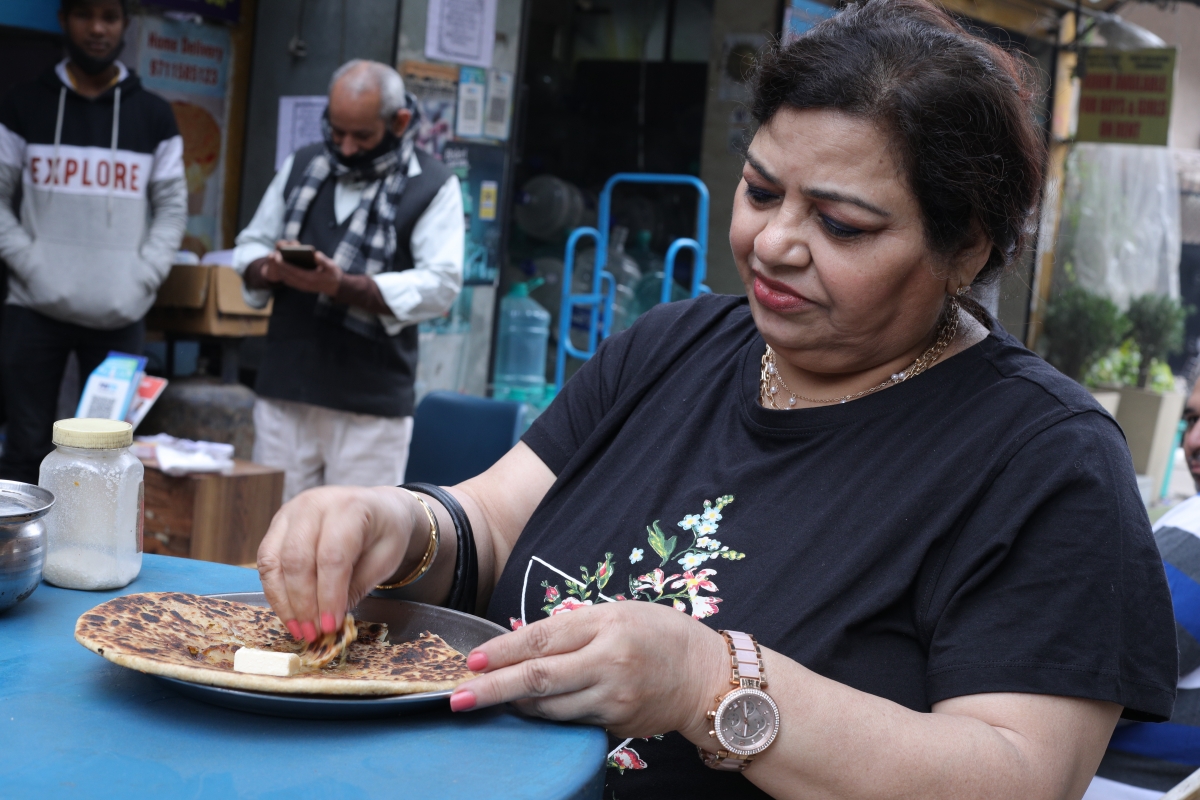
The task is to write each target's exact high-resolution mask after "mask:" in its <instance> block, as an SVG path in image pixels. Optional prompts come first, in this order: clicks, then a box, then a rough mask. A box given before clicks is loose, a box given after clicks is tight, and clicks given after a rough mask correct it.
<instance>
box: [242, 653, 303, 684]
mask: <svg viewBox="0 0 1200 800" xmlns="http://www.w3.org/2000/svg"><path fill="white" fill-rule="evenodd" d="M233 671H234V672H249V673H251V674H254V675H277V676H279V677H281V678H286V677H288V676H289V675H295V674H296V673H297V672H299V671H300V656H298V655H296V654H295V653H275V652H272V651H270V650H255V649H254V648H253V647H241V648H238V649H237V650H236V651H234V654H233Z"/></svg>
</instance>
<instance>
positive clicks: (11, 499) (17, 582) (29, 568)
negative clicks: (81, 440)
mask: <svg viewBox="0 0 1200 800" xmlns="http://www.w3.org/2000/svg"><path fill="white" fill-rule="evenodd" d="M52 505H54V495H53V494H51V493H50V492H49V491H47V490H46V489H43V488H42V487H40V486H32V485H30V484H28V483H20V482H18V481H0V611H6V610H8V609H10V608H12V607H13V606H15V605H16V604H17V603H19V602H21V601H22V600H24V599H25V598H26V597H29V595H31V594H33V590H34V589H36V588H37V586H38V584H39V583H41V580H42V565H43V564H45V563H46V523H45V522H43V521H42V518H43V517H45V516H46V514H47V513H48V512H49V511H50V507H51V506H52Z"/></svg>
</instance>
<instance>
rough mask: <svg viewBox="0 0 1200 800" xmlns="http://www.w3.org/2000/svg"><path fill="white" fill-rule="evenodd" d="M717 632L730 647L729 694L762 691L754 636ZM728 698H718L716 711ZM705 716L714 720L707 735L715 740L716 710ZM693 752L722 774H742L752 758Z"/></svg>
mask: <svg viewBox="0 0 1200 800" xmlns="http://www.w3.org/2000/svg"><path fill="white" fill-rule="evenodd" d="M718 633H720V634H721V635H722V636H724V637H725V643H726V644H728V645H729V661H730V666H731V668H732V675H731V676H730V678H729V682H730V683H732V684H733V686H734V688H733V689H731V690H730V691H731V692H734V691H737V690H738V689H765V688H766V686H767V680H766V668H765V665H764V664H763V660H762V651H761V650H760V649H759V647H758V642H757V641H756V640H755V639H754V637H753V636H751V635H750V634H748V633H742V632H741V631H718ZM727 696H728V693H726V694H725V695H722V696H721V697H718V698H717V708H720V706H721V701H722V700H724V699H725V697H727ZM708 716H709V718H710V719H711V720H712V721H713V730H712V731H709V735H710V736H713V737H715V736H716V726H717V725H719V724H720V721H719V720H717V714H716V709H714V710H713V711H710V712H709V713H708ZM696 750H697V751H699V753H700V759H701V760H702V761H703V762H704V766H706V767H708V768H710V769H715V770H721V771H723V772H742V771H743V770H745V769H746V767H748V766H750V762H751V761H753V760H754V756H739V755H735V754H733V753H730V752H729V751H727V750H718V751H717V752H715V753H710V752H709V751H707V750H705V749H704V748H703V747H697V748H696Z"/></svg>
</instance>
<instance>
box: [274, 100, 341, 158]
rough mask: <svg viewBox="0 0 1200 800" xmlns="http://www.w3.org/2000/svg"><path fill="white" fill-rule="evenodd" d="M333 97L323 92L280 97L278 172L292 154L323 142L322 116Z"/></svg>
mask: <svg viewBox="0 0 1200 800" xmlns="http://www.w3.org/2000/svg"><path fill="white" fill-rule="evenodd" d="M327 105H329V98H328V97H326V96H325V95H323V94H318V95H294V96H285V97H280V98H279V127H278V128H277V130H276V132H275V171H276V172H278V171H279V168H280V167H282V166H283V162H284V161H285V160H286V159H287V157H288V156H290V155H291V154H292V153H294V152H296V151H297V150H299V149H300V148H301V147H304V146H305V145H306V144H312V143H313V142H319V141H321V115H322V114H324V113H325V106H327Z"/></svg>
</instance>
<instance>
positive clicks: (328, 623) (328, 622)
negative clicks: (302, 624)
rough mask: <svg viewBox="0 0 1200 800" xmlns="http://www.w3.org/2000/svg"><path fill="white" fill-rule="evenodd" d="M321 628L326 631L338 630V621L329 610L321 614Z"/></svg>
mask: <svg viewBox="0 0 1200 800" xmlns="http://www.w3.org/2000/svg"><path fill="white" fill-rule="evenodd" d="M321 630H323V631H324V632H325V633H333V632H334V631H335V630H337V622H335V621H334V619H333V614H330V613H329V612H328V611H326V612H325V613H323V614H322V615H321Z"/></svg>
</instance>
